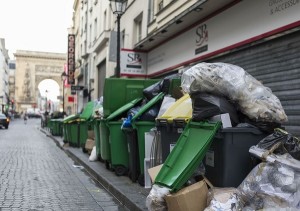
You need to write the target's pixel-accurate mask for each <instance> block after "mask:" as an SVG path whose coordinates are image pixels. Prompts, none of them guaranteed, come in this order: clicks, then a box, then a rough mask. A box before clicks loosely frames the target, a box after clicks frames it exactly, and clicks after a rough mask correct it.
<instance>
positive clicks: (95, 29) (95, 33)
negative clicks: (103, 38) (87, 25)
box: [94, 18, 98, 40]
mask: <svg viewBox="0 0 300 211" xmlns="http://www.w3.org/2000/svg"><path fill="white" fill-rule="evenodd" d="M97 28H98V25H97V18H95V21H94V40H96V39H97V33H98V32H97V31H98V30H97Z"/></svg>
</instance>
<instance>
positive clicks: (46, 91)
mask: <svg viewBox="0 0 300 211" xmlns="http://www.w3.org/2000/svg"><path fill="white" fill-rule="evenodd" d="M45 93H46V112H45V113H46V114H47V112H48V111H47V110H48V108H47V107H48V102H47V101H48V100H47V93H48V90H47V89H46V90H45Z"/></svg>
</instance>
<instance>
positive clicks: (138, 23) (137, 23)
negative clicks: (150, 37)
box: [134, 13, 143, 43]
mask: <svg viewBox="0 0 300 211" xmlns="http://www.w3.org/2000/svg"><path fill="white" fill-rule="evenodd" d="M142 20H143V14H142V13H141V14H140V15H139V16H137V17H136V18H135V19H134V30H135V32H134V35H135V38H134V39H135V40H134V41H135V42H136V43H137V42H139V41H141V40H142Z"/></svg>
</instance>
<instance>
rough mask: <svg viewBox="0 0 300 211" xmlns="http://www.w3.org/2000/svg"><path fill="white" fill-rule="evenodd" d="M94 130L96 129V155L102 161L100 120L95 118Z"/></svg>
mask: <svg viewBox="0 0 300 211" xmlns="http://www.w3.org/2000/svg"><path fill="white" fill-rule="evenodd" d="M93 121H94V122H93V129H94V134H95V145H96V155H97V157H98V159H99V160H100V161H101V160H102V158H101V150H100V128H99V125H100V118H96V117H94V119H93Z"/></svg>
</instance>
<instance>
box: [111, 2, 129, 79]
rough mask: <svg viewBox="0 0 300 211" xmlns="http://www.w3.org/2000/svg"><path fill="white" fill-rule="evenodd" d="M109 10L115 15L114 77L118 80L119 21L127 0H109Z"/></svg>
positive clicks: (119, 70) (119, 68) (119, 69)
mask: <svg viewBox="0 0 300 211" xmlns="http://www.w3.org/2000/svg"><path fill="white" fill-rule="evenodd" d="M109 1H110V2H111V3H110V9H111V11H112V12H113V14H115V15H117V67H116V77H117V78H120V72H121V67H120V33H121V32H120V20H121V16H122V15H123V14H124V12H125V9H126V7H127V1H128V0H109Z"/></svg>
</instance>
